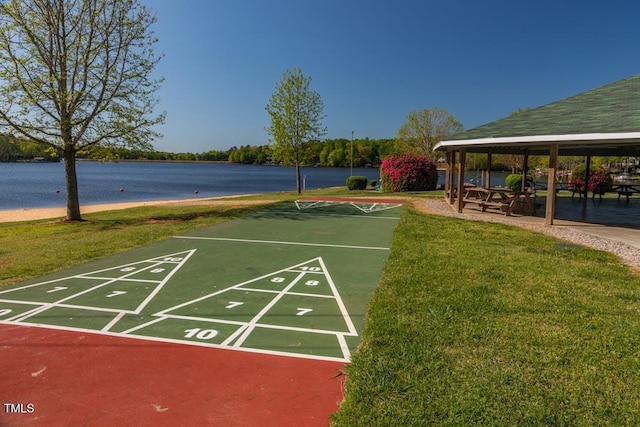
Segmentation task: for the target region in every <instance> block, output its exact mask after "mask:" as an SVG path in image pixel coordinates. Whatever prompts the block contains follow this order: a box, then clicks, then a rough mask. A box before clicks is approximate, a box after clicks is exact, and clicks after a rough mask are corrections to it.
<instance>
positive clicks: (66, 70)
mask: <svg viewBox="0 0 640 427" xmlns="http://www.w3.org/2000/svg"><path fill="white" fill-rule="evenodd" d="M154 22H155V17H154V16H153V15H152V14H151V12H150V11H149V9H147V8H146V7H145V6H143V5H142V4H141V3H140V2H139V1H138V0H9V1H5V2H3V3H2V4H0V81H1V84H0V125H1V126H3V127H5V128H8V129H9V130H10V131H11V132H13V133H17V134H18V135H20V136H23V137H25V138H28V139H29V140H31V141H35V142H37V143H39V144H41V145H43V146H47V147H51V148H52V149H55V150H57V151H58V152H60V153H61V154H62V157H63V158H64V162H65V175H66V187H67V191H66V193H67V219H68V220H81V219H82V218H81V216H80V201H79V197H78V181H77V176H76V156H77V155H78V154H82V153H83V152H85V151H91V150H92V149H96V150H98V148H99V147H117V146H129V147H132V148H138V149H150V148H151V144H150V141H151V140H152V139H153V138H154V137H156V136H157V135H158V134H157V132H155V131H154V130H153V127H154V126H155V125H157V124H160V123H162V122H163V121H164V114H159V115H155V114H154V111H153V110H154V107H155V106H156V104H157V101H156V99H155V93H156V92H157V89H158V87H159V84H160V82H161V79H158V78H155V77H153V75H152V71H153V70H154V68H155V66H156V64H157V63H158V61H159V59H160V58H159V57H157V56H155V55H154V53H153V45H154V44H155V42H156V39H155V37H154V36H153V33H152V31H151V30H150V28H151V26H152V24H153V23H154Z"/></svg>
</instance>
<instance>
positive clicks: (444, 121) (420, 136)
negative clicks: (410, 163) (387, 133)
mask: <svg viewBox="0 0 640 427" xmlns="http://www.w3.org/2000/svg"><path fill="white" fill-rule="evenodd" d="M462 129H463V126H462V124H461V123H460V122H459V121H458V120H456V118H455V117H453V116H452V115H451V114H449V113H448V112H447V110H444V109H441V108H429V109H426V110H414V111H412V112H410V113H409V114H407V121H406V122H405V123H404V124H403V125H402V126H401V127H400V129H399V130H398V135H397V139H398V144H399V146H400V147H401V150H402V151H407V152H413V153H419V154H423V155H425V156H427V157H428V158H429V159H431V160H432V159H434V158H435V155H434V152H433V147H435V145H436V144H437V143H438V142H440V141H442V140H443V139H444V138H446V137H447V136H449V135H452V134H454V133H457V132H460V131H462Z"/></svg>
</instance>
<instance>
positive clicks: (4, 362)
mask: <svg viewBox="0 0 640 427" xmlns="http://www.w3.org/2000/svg"><path fill="white" fill-rule="evenodd" d="M301 200H314V201H333V202H352V203H357V202H362V203H389V204H399V205H400V204H403V203H404V202H405V200H402V199H388V198H344V197H314V198H302V199H301ZM344 366H345V364H344V363H341V362H331V361H322V360H312V359H305V358H298V357H287V356H276V355H266V354H259V353H251V352H242V351H234V350H226V349H215V348H208V347H200V346H192V345H187V344H176V343H168V342H159V341H155V340H154V341H151V340H144V339H140V338H139V337H136V338H127V337H122V336H113V335H103V334H95V333H91V332H74V331H67V330H59V329H50V328H42V327H37V326H21V325H12V324H2V323H0V426H3V427H6V426H40V425H43V426H57V425H60V426H62V425H64V426H74V425H83V426H87V425H88V426H103V425H104V426H107V425H109V426H111V425H154V426H165V425H166V426H176V425H211V426H258V425H259V426H264V427H269V426H278V427H280V426H305V427H313V426H327V425H328V424H329V422H330V417H331V414H333V413H334V412H335V411H336V410H337V409H338V406H339V404H340V402H341V401H342V398H343V387H344V381H345V379H346V377H345V376H344V375H343V369H344ZM7 405H11V406H10V409H9V407H8V406H7ZM11 411H18V412H17V413H15V412H13V413H12V412H11Z"/></svg>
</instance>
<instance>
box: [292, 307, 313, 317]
mask: <svg viewBox="0 0 640 427" xmlns="http://www.w3.org/2000/svg"><path fill="white" fill-rule="evenodd" d="M311 311H313V308H298V312H297V313H296V316H304V315H305V314H307V313H309V312H311Z"/></svg>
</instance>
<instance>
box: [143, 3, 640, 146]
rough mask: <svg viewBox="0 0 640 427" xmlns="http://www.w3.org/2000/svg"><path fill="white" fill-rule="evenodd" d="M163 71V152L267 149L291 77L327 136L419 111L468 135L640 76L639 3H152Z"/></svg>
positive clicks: (364, 131)
mask: <svg viewBox="0 0 640 427" xmlns="http://www.w3.org/2000/svg"><path fill="white" fill-rule="evenodd" d="M141 1H142V3H143V4H145V5H147V6H149V7H150V8H151V10H152V12H153V13H154V14H155V15H156V18H157V23H156V24H155V25H154V26H153V30H154V32H155V35H156V36H157V37H158V39H159V41H158V43H157V44H156V45H155V47H154V50H155V52H156V53H157V54H160V55H163V58H162V60H161V62H160V63H159V65H158V66H157V68H156V70H155V73H157V75H158V76H162V77H164V79H165V80H164V83H163V84H162V87H161V89H160V91H159V92H158V94H157V95H158V98H159V100H160V103H159V105H158V111H165V112H166V113H167V118H166V122H165V124H164V125H162V126H160V127H158V131H159V132H161V133H162V134H163V137H162V138H160V139H157V140H156V141H155V142H154V147H155V148H156V149H157V150H159V151H172V152H192V153H200V152H205V151H210V150H227V149H229V148H230V147H232V146H241V145H263V144H267V143H268V142H269V135H268V133H267V131H266V130H265V129H266V128H267V127H268V126H269V124H270V118H269V115H268V114H267V112H266V111H265V106H266V105H267V103H268V101H269V98H270V97H271V95H272V94H273V92H274V91H275V88H276V84H277V83H278V81H279V80H280V78H281V76H282V74H283V72H284V71H285V70H286V69H288V68H300V69H301V70H302V72H303V74H304V75H305V76H308V77H311V78H312V82H311V87H310V88H311V89H312V90H314V91H316V92H318V93H319V94H320V96H321V97H322V101H323V103H324V113H325V114H326V118H325V119H324V120H323V124H324V125H325V126H326V127H327V134H326V135H325V138H331V139H333V138H346V139H350V138H351V132H353V134H354V138H355V139H358V138H371V139H382V138H393V137H394V136H395V135H396V133H397V131H398V129H399V128H400V126H402V124H403V123H404V122H405V120H406V116H407V114H408V113H409V112H411V111H413V110H421V109H427V108H433V107H437V108H443V109H446V110H447V111H448V112H449V113H450V114H451V115H453V116H454V117H455V118H456V119H457V120H458V121H459V122H461V123H462V124H463V126H464V128H465V129H471V128H473V127H476V126H479V125H481V124H484V123H488V122H491V121H494V120H497V119H499V118H501V117H506V116H508V115H509V114H510V113H512V112H513V111H516V110H518V109H519V108H526V107H529V108H535V107H538V106H541V105H545V104H548V103H550V102H554V101H558V100H560V99H564V98H566V97H569V96H572V95H575V94H578V93H581V92H584V91H586V90H589V89H594V88H596V87H599V86H602V85H604V84H608V83H613V82H615V81H618V80H621V79H624V78H626V77H630V76H632V75H635V74H638V73H640V1H638V0H609V1H606V2H605V1H602V0H536V1H531V0H527V1H525V0H484V1H478V0H438V1H435V0H386V1H383V0H313V1H311V0H183V1H175V0H141Z"/></svg>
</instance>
